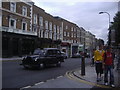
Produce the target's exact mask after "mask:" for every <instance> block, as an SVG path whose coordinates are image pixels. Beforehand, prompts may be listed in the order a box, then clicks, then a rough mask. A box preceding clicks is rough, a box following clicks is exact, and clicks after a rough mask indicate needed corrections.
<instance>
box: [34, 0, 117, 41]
mask: <svg viewBox="0 0 120 90" xmlns="http://www.w3.org/2000/svg"><path fill="white" fill-rule="evenodd" d="M32 1H33V2H34V3H35V5H36V6H38V7H40V8H42V9H44V10H45V12H47V13H49V14H51V15H53V16H59V17H61V18H64V19H66V20H68V21H70V22H73V23H75V24H77V25H78V26H79V27H83V28H84V29H85V30H86V31H90V32H91V33H92V34H94V35H95V36H96V38H98V39H99V38H100V39H103V40H104V41H105V43H106V41H107V39H108V27H109V16H108V14H106V13H103V14H99V12H101V11H102V12H108V13H109V14H110V22H113V17H114V16H115V14H116V13H117V11H118V0H107V1H105V0H60V1H59V0H32Z"/></svg>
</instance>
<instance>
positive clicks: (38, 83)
mask: <svg viewBox="0 0 120 90" xmlns="http://www.w3.org/2000/svg"><path fill="white" fill-rule="evenodd" d="M43 83H45V82H39V83H36V84H35V85H39V84H43Z"/></svg>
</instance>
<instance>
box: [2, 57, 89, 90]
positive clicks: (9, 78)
mask: <svg viewBox="0 0 120 90" xmlns="http://www.w3.org/2000/svg"><path fill="white" fill-rule="evenodd" d="M89 62H90V59H86V63H89ZM20 63H21V61H19V60H16V61H3V63H2V88H22V87H25V86H29V85H30V86H31V85H34V84H35V83H38V82H41V81H46V80H49V79H53V78H56V77H58V76H63V75H65V73H66V72H67V71H71V70H74V69H77V68H80V66H81V59H80V58H70V59H66V60H65V62H63V63H62V65H61V67H54V66H52V67H48V68H45V69H42V70H26V69H24V68H23V66H20V65H19V64H20Z"/></svg>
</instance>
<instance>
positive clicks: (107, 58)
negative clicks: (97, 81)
mask: <svg viewBox="0 0 120 90" xmlns="http://www.w3.org/2000/svg"><path fill="white" fill-rule="evenodd" d="M113 68H114V54H113V53H112V51H111V47H109V46H108V47H107V48H106V52H105V54H104V70H105V72H104V74H105V75H104V83H105V85H108V72H110V80H109V81H110V85H111V86H112V87H115V85H114V74H113Z"/></svg>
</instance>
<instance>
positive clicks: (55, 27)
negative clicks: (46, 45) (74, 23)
mask: <svg viewBox="0 0 120 90" xmlns="http://www.w3.org/2000/svg"><path fill="white" fill-rule="evenodd" d="M54 32H55V33H56V25H54Z"/></svg>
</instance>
